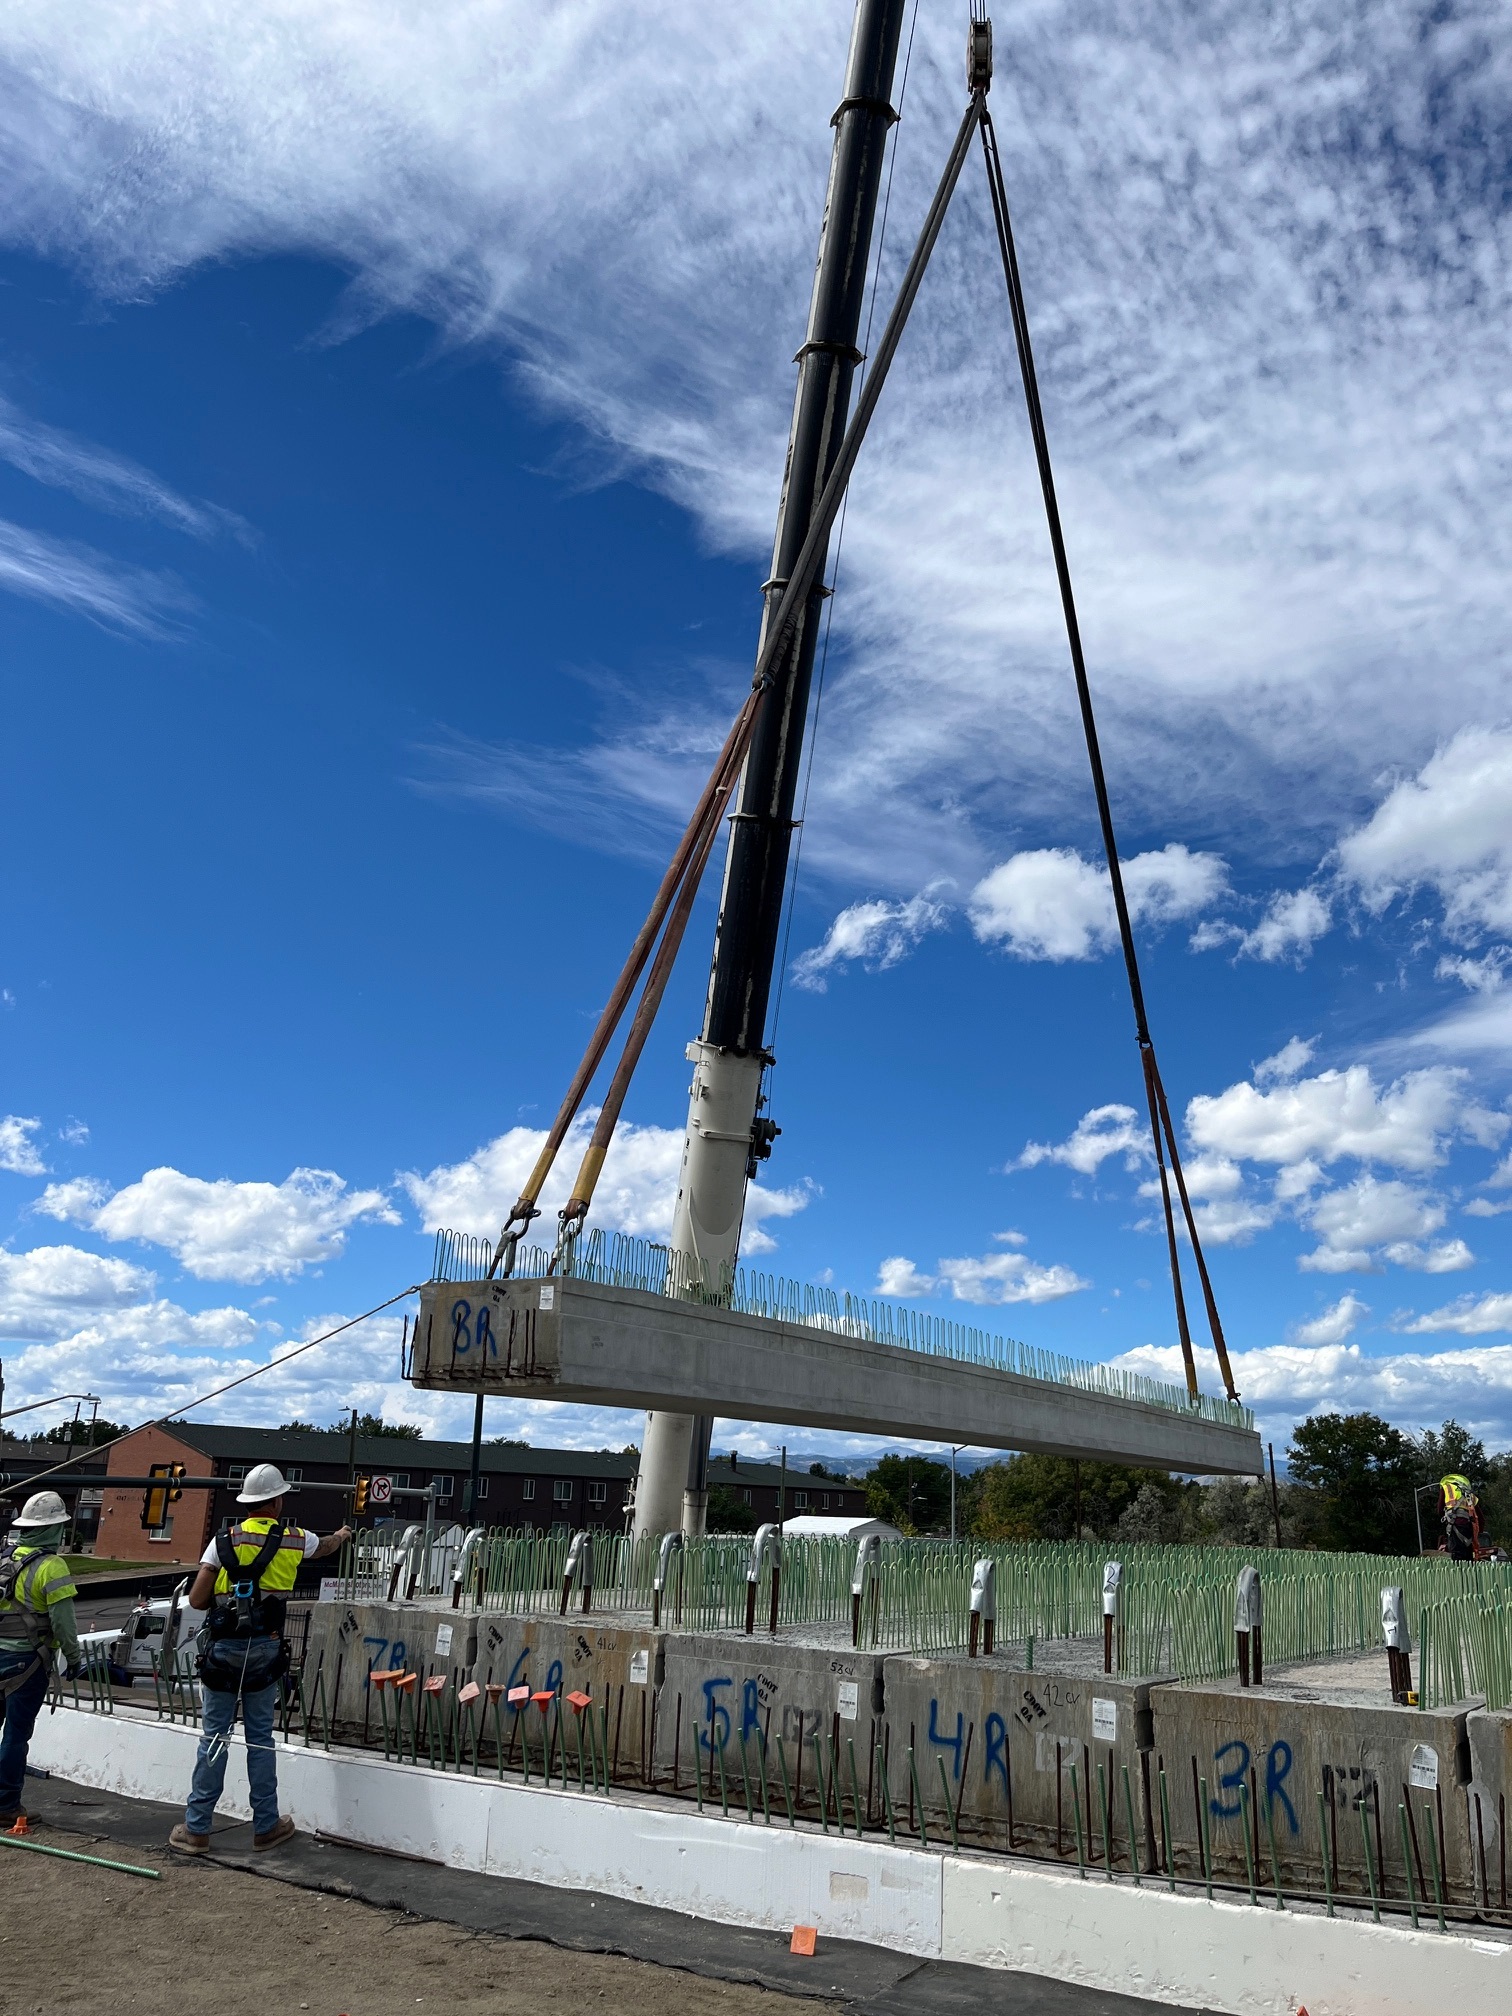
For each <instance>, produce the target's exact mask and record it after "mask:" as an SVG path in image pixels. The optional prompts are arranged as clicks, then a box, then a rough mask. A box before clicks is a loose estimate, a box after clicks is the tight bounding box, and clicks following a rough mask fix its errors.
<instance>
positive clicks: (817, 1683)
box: [656, 1633, 882, 1814]
mask: <svg viewBox="0 0 1512 2016" xmlns="http://www.w3.org/2000/svg"><path fill="white" fill-rule="evenodd" d="M881 1688H882V1660H881V1658H880V1657H879V1656H878V1655H877V1654H875V1653H872V1652H853V1651H851V1650H850V1649H849V1648H848V1647H841V1648H837V1649H835V1650H833V1651H830V1650H824V1651H821V1650H817V1649H815V1648H813V1647H811V1646H801V1645H791V1644H786V1643H784V1642H783V1641H782V1640H780V1639H775V1640H774V1639H771V1638H763V1637H761V1636H759V1635H757V1636H754V1637H750V1638H747V1637H744V1636H742V1635H740V1634H738V1633H715V1634H710V1635H708V1636H699V1635H696V1634H688V1635H682V1636H676V1635H671V1634H669V1635H668V1637H667V1639H666V1646H665V1658H664V1662H663V1677H662V1683H661V1686H660V1688H659V1690H658V1700H657V1715H656V1771H657V1777H658V1780H659V1781H660V1780H662V1779H674V1778H675V1780H676V1782H677V1783H679V1784H681V1785H686V1784H687V1783H688V1782H689V1779H690V1776H691V1773H692V1770H693V1758H694V1752H695V1748H696V1750H697V1754H698V1758H699V1762H700V1767H701V1770H702V1772H703V1781H704V1783H705V1785H706V1786H711V1787H717V1784H718V1764H719V1759H720V1755H721V1753H722V1754H723V1760H724V1768H725V1774H726V1784H727V1788H728V1791H729V1793H730V1795H731V1796H732V1797H736V1798H738V1799H739V1800H742V1801H743V1800H744V1797H745V1792H744V1786H745V1775H750V1774H755V1773H756V1772H757V1771H758V1770H759V1759H760V1753H761V1744H762V1741H763V1740H764V1741H765V1745H766V1754H767V1782H768V1794H767V1797H768V1800H769V1802H770V1803H771V1804H772V1805H774V1806H778V1807H779V1809H780V1805H781V1802H782V1800H783V1792H782V1778H783V1773H784V1772H786V1774H787V1785H788V1790H789V1791H790V1793H791V1794H792V1796H793V1798H794V1801H795V1804H796V1806H797V1810H798V1811H800V1812H807V1813H810V1814H817V1812H818V1806H819V1801H818V1794H817V1790H816V1779H817V1771H818V1770H819V1769H820V1768H822V1769H823V1772H824V1776H825V1786H826V1799H827V1800H828V1801H829V1803H830V1804H831V1806H833V1803H834V1797H835V1795H834V1793H833V1791H831V1790H830V1787H831V1781H832V1779H833V1776H834V1767H835V1763H836V1761H838V1767H839V1793H840V1795H841V1797H842V1798H843V1800H844V1802H845V1804H846V1807H847V1809H849V1808H850V1807H851V1806H852V1804H853V1803H854V1802H853V1794H852V1781H851V1774H850V1759H851V1754H852V1746H854V1755H855V1759H856V1789H857V1792H858V1794H859V1800H860V1804H861V1808H862V1811H863V1814H864V1812H865V1808H866V1800H867V1797H868V1783H869V1780H868V1757H869V1751H870V1746H871V1742H872V1733H873V1730H874V1728H875V1727H876V1726H877V1720H878V1716H879V1714H880V1711H881V1705H882V1693H881ZM816 1736H817V1737H818V1738H819V1756H818V1759H817V1761H816V1758H815V1754H814V1739H815V1737H816ZM742 1757H743V1758H744V1773H745V1775H743V1774H742ZM759 1782H760V1781H759V1778H757V1779H756V1784H757V1786H758V1797H759Z"/></svg>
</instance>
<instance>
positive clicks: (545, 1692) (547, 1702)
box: [511, 1687, 556, 1715]
mask: <svg viewBox="0 0 1512 2016" xmlns="http://www.w3.org/2000/svg"><path fill="white" fill-rule="evenodd" d="M512 1698H513V1697H512V1696H511V1699H512ZM530 1698H531V1700H532V1701H534V1703H535V1704H536V1706H537V1708H539V1709H540V1711H541V1713H542V1714H543V1715H544V1714H545V1713H546V1710H547V1709H548V1708H549V1707H550V1706H551V1704H552V1702H553V1701H555V1699H556V1696H555V1694H553V1693H552V1691H551V1689H550V1688H549V1687H542V1688H539V1689H538V1690H537V1691H536V1692H535V1693H534V1694H532V1695H531V1697H530Z"/></svg>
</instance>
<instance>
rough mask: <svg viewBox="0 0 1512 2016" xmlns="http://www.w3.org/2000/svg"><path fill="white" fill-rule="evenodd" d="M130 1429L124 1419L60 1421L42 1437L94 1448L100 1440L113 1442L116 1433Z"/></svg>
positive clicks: (82, 1447)
mask: <svg viewBox="0 0 1512 2016" xmlns="http://www.w3.org/2000/svg"><path fill="white" fill-rule="evenodd" d="M129 1432H130V1431H129V1429H128V1428H127V1425H126V1423H125V1422H124V1421H104V1420H100V1421H95V1422H93V1423H91V1422H89V1421H85V1420H82V1419H81V1420H79V1421H78V1422H77V1423H75V1422H73V1421H60V1422H59V1423H58V1425H57V1427H56V1428H49V1429H48V1431H47V1433H46V1434H45V1435H44V1436H43V1437H42V1440H43V1441H44V1442H63V1443H67V1442H70V1441H71V1442H72V1443H73V1446H74V1447H75V1449H95V1448H98V1446H99V1444H100V1443H102V1442H114V1440H115V1438H116V1437H117V1435H125V1434H128V1433H129Z"/></svg>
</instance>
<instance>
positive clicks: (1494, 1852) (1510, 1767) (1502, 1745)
mask: <svg viewBox="0 0 1512 2016" xmlns="http://www.w3.org/2000/svg"><path fill="white" fill-rule="evenodd" d="M1465 1735H1466V1737H1467V1739H1468V1740H1469V1744H1470V1783H1469V1784H1468V1785H1467V1786H1466V1788H1465V1824H1466V1827H1467V1829H1468V1830H1469V1833H1470V1836H1471V1839H1472V1841H1473V1843H1474V1847H1475V1868H1476V1880H1477V1882H1478V1883H1479V1884H1480V1886H1481V1889H1480V1895H1481V1900H1482V1902H1483V1903H1488V1904H1491V1905H1493V1906H1495V1907H1496V1908H1498V1909H1500V1910H1503V1911H1504V1910H1506V1908H1507V1899H1508V1895H1509V1891H1508V1885H1509V1883H1512V1868H1509V1867H1508V1862H1509V1859H1512V1858H1509V1855H1508V1849H1507V1819H1508V1813H1507V1809H1508V1807H1512V1711H1509V1710H1507V1709H1505V1708H1503V1709H1499V1710H1493V1709H1486V1708H1477V1709H1475V1710H1473V1711H1472V1712H1471V1713H1470V1714H1469V1715H1467V1716H1466V1717H1465Z"/></svg>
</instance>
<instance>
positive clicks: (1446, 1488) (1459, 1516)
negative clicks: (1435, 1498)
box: [1438, 1471, 1481, 1561]
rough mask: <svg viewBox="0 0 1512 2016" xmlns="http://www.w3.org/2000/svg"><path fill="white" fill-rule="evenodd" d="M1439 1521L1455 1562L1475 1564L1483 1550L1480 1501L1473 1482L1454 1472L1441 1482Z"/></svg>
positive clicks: (1447, 1547)
mask: <svg viewBox="0 0 1512 2016" xmlns="http://www.w3.org/2000/svg"><path fill="white" fill-rule="evenodd" d="M1438 1488H1439V1521H1440V1524H1441V1525H1442V1526H1443V1529H1444V1547H1445V1550H1446V1552H1447V1553H1448V1555H1449V1558H1450V1560H1451V1561H1473V1560H1474V1559H1475V1557H1476V1555H1477V1554H1478V1553H1479V1551H1480V1531H1481V1523H1480V1501H1479V1499H1478V1498H1477V1497H1476V1495H1475V1493H1474V1491H1473V1490H1472V1489H1471V1486H1470V1479H1469V1478H1468V1477H1462V1476H1460V1474H1459V1473H1458V1471H1451V1472H1450V1474H1449V1475H1448V1476H1447V1477H1440V1479H1439V1487H1438Z"/></svg>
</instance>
